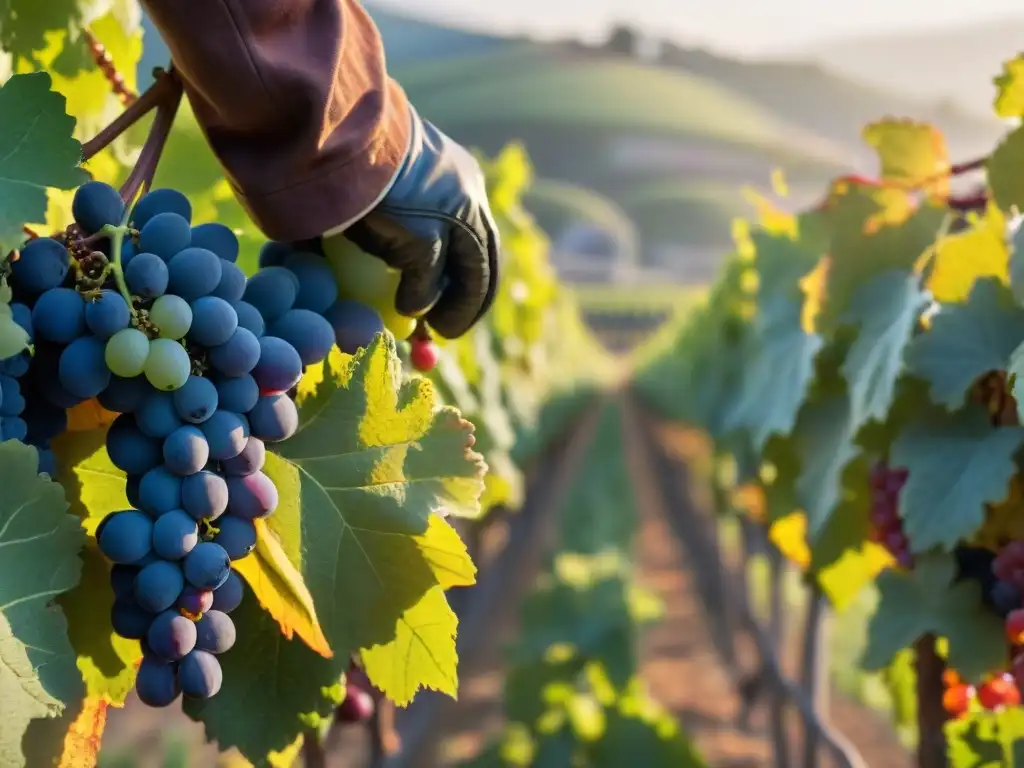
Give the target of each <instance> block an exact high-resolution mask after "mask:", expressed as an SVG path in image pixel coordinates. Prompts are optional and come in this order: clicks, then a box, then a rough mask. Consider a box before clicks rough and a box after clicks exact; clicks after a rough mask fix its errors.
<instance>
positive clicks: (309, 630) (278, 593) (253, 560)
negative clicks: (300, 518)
mask: <svg viewBox="0 0 1024 768" xmlns="http://www.w3.org/2000/svg"><path fill="white" fill-rule="evenodd" d="M267 460H268V466H265V467H264V471H266V473H267V475H268V476H269V477H270V478H271V479H272V480H274V485H275V486H276V487H277V489H278V494H279V495H284V494H287V493H289V492H291V491H292V490H293V489H294V491H296V492H297V491H298V487H297V483H294V484H291V485H289V484H288V483H286V482H282V480H283V479H284V478H285V477H288V476H289V473H288V471H287V469H286V468H283V467H282V468H281V469H280V470H278V471H275V467H276V466H277V465H278V463H279V462H280V459H277V457H275V456H273V455H270V456H268V457H267ZM256 532H257V539H256V549H255V550H254V552H253V554H252V557H246V558H243V559H242V560H240V561H238V562H237V563H236V564H235V569H236V570H237V571H238V573H239V574H240V575H241V576H242V578H244V579H245V580H246V581H247V582H249V586H250V587H252V590H253V592H254V593H255V594H256V597H257V599H258V600H259V601H260V604H261V605H262V606H263V609H264V610H266V611H268V612H269V613H270V615H271V616H273V617H274V618H275V619H276V620H277V623H278V624H279V625H280V627H281V632H282V634H284V636H285V637H287V638H289V639H291V637H292V635H293V634H297V635H298V636H299V637H301V638H302V640H303V641H304V642H305V643H306V645H308V646H309V647H310V648H311V649H313V650H314V651H316V652H317V653H319V654H320V655H321V656H323V657H324V658H330V657H331V656H332V655H333V653H334V652H333V651H332V650H331V645H330V643H328V642H327V638H326V637H324V632H323V629H321V627H320V622H319V620H318V619H317V616H316V606H315V605H314V604H313V596H312V595H311V594H309V589H308V588H307V587H306V583H305V582H304V581H303V580H302V574H301V573H299V571H298V570H297V569H296V567H295V566H294V565H292V560H291V559H289V557H288V555H287V553H286V552H285V550H284V547H283V546H282V544H281V540H280V539H279V538H278V537H277V536H276V535H275V534H273V533H271V532H270V531H269V530H268V529H267V526H266V523H265V522H264V521H263V520H257V521H256ZM300 557H301V556H300V555H298V553H295V554H294V555H293V559H294V560H295V561H298V560H299V559H300Z"/></svg>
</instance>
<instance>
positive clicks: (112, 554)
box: [96, 509, 153, 565]
mask: <svg viewBox="0 0 1024 768" xmlns="http://www.w3.org/2000/svg"><path fill="white" fill-rule="evenodd" d="M152 539H153V521H152V520H150V519H149V518H148V517H146V516H145V515H144V514H142V513H141V512H138V511H137V510H134V509H127V510H123V511H121V512H113V513H111V514H110V515H108V516H107V517H106V518H105V519H104V521H103V523H102V529H97V536H96V540H97V545H98V546H99V548H100V552H102V553H103V555H104V556H105V557H106V558H107V559H108V560H110V561H111V562H114V563H121V564H122V565H128V564H130V563H134V562H137V561H138V560H141V559H142V558H144V557H145V556H146V555H148V554H149V552H150V551H151V549H152Z"/></svg>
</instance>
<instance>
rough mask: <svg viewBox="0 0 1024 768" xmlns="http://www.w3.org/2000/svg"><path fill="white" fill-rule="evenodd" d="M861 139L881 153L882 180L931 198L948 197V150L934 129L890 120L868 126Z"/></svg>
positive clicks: (912, 122)
mask: <svg viewBox="0 0 1024 768" xmlns="http://www.w3.org/2000/svg"><path fill="white" fill-rule="evenodd" d="M862 136H863V138H864V141H865V142H867V143H868V144H869V145H870V146H872V147H873V148H874V150H875V151H876V152H877V153H878V159H879V160H880V161H881V165H882V168H881V173H880V175H881V177H882V178H883V179H885V180H887V181H891V182H895V183H897V184H899V185H900V186H904V187H915V188H917V187H921V188H923V189H924V190H925V191H926V192H928V194H930V195H933V196H941V197H945V196H946V195H948V193H949V175H948V172H949V149H948V147H947V146H946V139H945V137H944V136H943V135H942V132H941V131H939V129H938V128H936V127H935V126H933V125H929V124H927V123H918V122H914V121H913V120H895V119H892V118H888V119H885V120H881V121H879V122H877V123H871V124H870V125H868V126H865V128H864V130H863V132H862Z"/></svg>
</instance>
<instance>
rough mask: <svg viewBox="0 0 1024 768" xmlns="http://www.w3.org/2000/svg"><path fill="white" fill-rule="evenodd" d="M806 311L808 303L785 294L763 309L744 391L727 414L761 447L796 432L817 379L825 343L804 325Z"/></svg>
mask: <svg viewBox="0 0 1024 768" xmlns="http://www.w3.org/2000/svg"><path fill="white" fill-rule="evenodd" d="M802 311H803V306H802V302H799V301H797V300H794V299H790V298H785V297H780V298H778V299H776V300H773V301H771V302H770V303H769V304H767V305H766V306H763V307H761V310H760V314H759V316H758V319H757V321H756V326H755V331H754V337H753V339H752V342H751V344H752V346H753V349H752V350H751V354H750V357H749V358H748V359H749V364H748V367H747V369H746V370H745V371H744V375H743V382H742V385H741V389H740V393H739V395H738V397H737V399H736V401H735V402H736V405H735V407H734V408H733V410H732V411H730V412H729V413H728V414H727V415H726V416H725V429H726V430H734V429H746V430H747V431H748V432H749V433H750V439H751V440H752V441H753V445H754V448H755V449H756V450H761V449H762V448H764V445H765V443H767V442H768V439H769V438H770V437H772V435H780V436H785V435H788V434H789V433H790V432H791V431H792V430H793V426H794V424H795V422H796V418H797V414H798V412H799V411H800V405H801V404H802V403H803V401H804V398H805V397H806V395H807V388H808V386H810V383H811V380H812V379H813V377H814V358H815V357H816V356H817V354H818V352H819V351H820V350H821V347H822V345H823V343H824V342H823V341H822V338H821V337H820V336H819V335H818V334H816V333H807V332H806V331H805V330H804V329H803V327H802V325H801V321H800V319H801V313H802Z"/></svg>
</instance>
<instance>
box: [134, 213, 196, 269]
mask: <svg viewBox="0 0 1024 768" xmlns="http://www.w3.org/2000/svg"><path fill="white" fill-rule="evenodd" d="M191 244H192V227H191V226H190V225H189V223H188V221H186V220H185V219H184V218H183V217H182V216H181V215H179V214H177V213H173V212H171V211H168V212H166V213H158V214H156V216H154V217H153V218H151V219H150V220H149V221H147V222H146V224H145V226H143V227H142V229H141V230H139V250H140V251H143V252H145V253H155V254H156V255H157V256H159V257H160V258H161V259H163V260H164V261H170V260H171V257H172V256H174V254H176V253H178V252H179V251H183V250H185V249H186V248H188V247H189V245H191Z"/></svg>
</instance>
